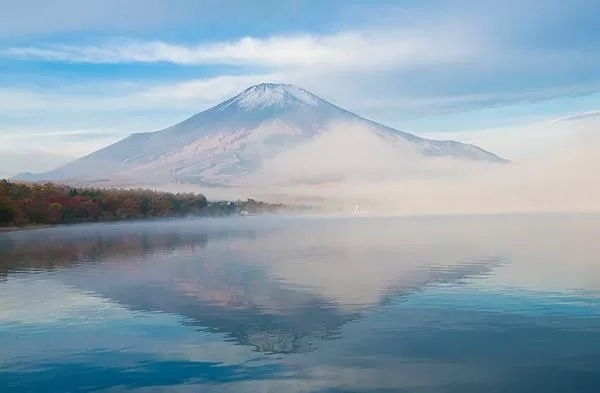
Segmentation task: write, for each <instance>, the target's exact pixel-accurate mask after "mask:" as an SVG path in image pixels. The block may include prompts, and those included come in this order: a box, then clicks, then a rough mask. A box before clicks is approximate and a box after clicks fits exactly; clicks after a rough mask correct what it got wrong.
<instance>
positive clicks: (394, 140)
mask: <svg viewBox="0 0 600 393" xmlns="http://www.w3.org/2000/svg"><path fill="white" fill-rule="evenodd" d="M346 126H351V127H352V128H354V129H356V128H359V129H360V130H361V131H362V132H364V133H366V134H368V135H369V136H374V137H376V138H377V139H378V140H381V141H382V142H385V143H386V144H389V146H396V145H398V146H402V147H403V149H400V150H399V151H398V154H404V153H402V151H404V152H406V151H410V152H412V153H415V154H417V155H418V156H420V157H451V158H457V159H461V160H473V161H486V162H506V161H505V160H504V159H502V158H500V157H498V156H496V155H494V154H492V153H490V152H488V151H485V150H483V149H481V148H479V147H477V146H473V145H469V144H464V143H460V142H455V141H437V140H430V139H424V138H419V137H417V136H415V135H413V134H409V133H406V132H401V131H398V130H395V129H393V128H389V127H386V126H383V125H381V124H378V123H376V122H373V121H371V120H367V119H364V118H362V117H360V116H358V115H355V114H353V113H351V112H348V111H346V110H344V109H342V108H340V107H337V106H335V105H333V104H331V103H329V102H327V101H325V100H323V99H321V98H320V97H317V96H316V95H314V94H311V93H309V92H307V91H306V90H303V89H301V88H299V87H296V86H293V85H286V84H270V83H264V84H260V85H256V86H252V87H250V88H248V89H246V90H244V91H243V92H241V93H240V94H238V95H237V96H235V97H233V98H231V99H229V100H227V101H224V102H222V103H220V104H218V105H217V106H214V107H212V108H210V109H208V110H206V111H203V112H200V113H198V114H196V115H195V116H192V117H191V118H189V119H187V120H185V121H183V122H181V123H178V124H176V125H174V126H172V127H169V128H166V129H164V130H161V131H155V132H148V133H139V134H133V135H130V136H129V137H127V138H125V139H123V140H121V141H119V142H117V143H114V144H112V145H110V146H107V147H105V148H103V149H101V150H98V151H96V152H94V153H92V154H90V155H88V156H85V157H83V158H81V159H78V160H75V161H73V162H71V163H68V164H67V165H64V166H62V167H60V168H58V169H56V170H53V171H50V172H47V173H44V174H41V175H36V177H37V179H38V180H60V181H68V180H80V181H83V180H87V181H92V180H97V179H107V180H109V181H115V182H119V181H125V180H127V179H129V180H138V181H139V180H142V181H146V182H148V181H152V182H156V183H161V182H162V183H164V182H173V181H175V182H190V183H204V184H218V185H223V184H231V183H234V182H236V181H237V180H239V179H241V178H244V177H245V176H247V175H249V174H251V173H255V172H257V171H259V170H260V169H261V168H262V167H263V164H264V162H265V161H266V160H270V159H272V158H274V157H280V156H281V155H285V154H286V152H287V151H290V150H293V149H294V148H295V147H297V146H300V145H302V144H303V143H306V142H309V141H312V140H314V139H315V138H316V137H318V136H321V135H323V134H326V133H328V131H329V130H331V129H332V128H339V127H346ZM341 138H344V136H343V134H341Z"/></svg>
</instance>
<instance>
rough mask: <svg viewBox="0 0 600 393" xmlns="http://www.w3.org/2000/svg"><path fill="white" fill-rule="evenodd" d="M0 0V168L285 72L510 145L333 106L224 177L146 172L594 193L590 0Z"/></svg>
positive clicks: (559, 203) (437, 205) (103, 138)
mask: <svg viewBox="0 0 600 393" xmlns="http://www.w3.org/2000/svg"><path fill="white" fill-rule="evenodd" d="M3 3H5V4H3ZM0 4H2V6H3V9H5V10H6V12H4V13H3V15H0V67H2V69H3V70H4V72H3V75H2V76H0V176H13V175H16V174H18V173H21V172H26V171H32V172H45V171H48V170H51V169H54V168H55V167H58V166H60V165H62V164H64V163H66V162H68V161H71V160H73V159H77V158H79V157H82V156H84V155H86V154H88V153H91V152H93V151H95V150H97V149H99V148H102V147H104V146H107V145H109V144H111V143H113V142H116V141H118V140H120V139H122V138H124V137H126V136H127V135H129V134H132V133H138V132H148V131H154V130H160V129H163V128H166V127H168V126H171V125H173V124H175V123H178V122H180V121H182V120H184V119H185V118H188V117H189V116H191V115H193V114H195V113H198V112H200V111H203V110H205V109H207V108H208V107H210V106H212V105H215V104H217V103H218V102H220V101H221V100H224V99H226V98H229V97H231V96H233V95H235V94H237V93H238V92H239V91H241V90H243V89H245V88H247V87H248V86H249V85H252V84H257V83H261V82H282V83H293V84H295V85H298V86H301V87H303V88H306V89H307V90H309V91H311V92H313V93H315V94H317V95H319V96H321V97H323V98H324V99H326V100H329V101H331V102H333V103H335V104H338V105H340V106H341V107H342V108H344V109H348V110H350V111H352V112H355V113H357V114H359V115H361V116H364V117H366V118H368V119H372V120H375V121H377V122H378V123H381V124H384V125H386V126H391V127H394V128H396V129H399V130H402V131H407V132H410V133H414V134H416V135H418V136H422V137H426V138H431V139H436V140H456V141H460V142H465V143H470V144H474V145H476V146H479V147H482V148H484V149H486V150H488V151H490V152H492V153H495V154H497V155H499V156H501V157H503V158H506V159H508V160H510V161H511V163H510V164H509V165H490V164H487V163H482V164H481V165H471V164H470V163H465V162H462V161H460V160H455V159H451V158H436V159H427V160H426V159H423V158H422V157H417V156H413V155H411V154H412V153H411V152H407V153H406V154H403V155H402V156H401V157H400V156H398V155H396V154H397V151H395V150H392V149H390V146H389V145H386V144H385V143H381V141H375V140H373V139H371V138H370V137H369V136H368V135H366V134H364V133H363V132H362V130H361V129H360V127H357V126H356V124H352V123H348V122H332V123H331V124H328V126H327V129H326V131H327V132H326V133H325V134H324V135H321V136H318V137H316V138H315V139H314V140H311V141H309V142H307V143H305V144H303V145H301V146H298V147H296V148H294V149H293V151H291V152H289V154H285V155H280V156H276V157H269V158H268V159H266V160H265V162H264V166H263V168H261V170H260V171H259V172H257V173H254V174H252V175H250V176H248V178H246V179H244V181H243V182H241V183H240V184H238V185H237V186H236V187H228V188H223V189H218V188H217V189H211V190H206V189H203V188H202V187H200V186H193V185H181V184H170V183H165V184H160V185H157V184H152V186H153V187H160V188H165V189H169V190H180V189H181V190H183V189H185V190H194V191H201V192H204V193H206V194H207V195H208V196H209V198H210V197H211V196H214V197H223V198H244V197H256V198H261V199H267V200H274V201H289V202H298V201H320V202H319V203H321V204H323V205H325V206H327V207H339V206H352V205H354V204H355V203H360V204H361V206H364V208H365V209H366V210H369V211H371V212H373V213H376V212H385V213H398V214H407V213H492V212H523V211H553V212H558V211H560V212H563V211H577V212H591V211H600V175H599V174H598V169H600V158H598V155H597V152H598V149H599V148H600V134H599V132H598V127H599V126H600V92H599V91H600V75H599V74H598V73H597V69H598V66H599V65H600V51H598V49H597V45H596V43H597V41H598V39H599V38H600V29H598V27H597V26H598V25H600V24H599V23H598V22H600V16H598V15H600V13H598V12H597V10H598V9H597V7H598V6H597V5H596V4H595V3H594V1H591V0H576V1H573V2H569V3H568V4H567V3H564V2H559V1H555V0H551V1H541V0H525V1H520V2H516V1H490V2H486V3H485V4H481V2H476V1H468V0H467V1H444V2H442V1H434V2H429V3H427V4H423V3H422V2H417V1H408V2H403V3H402V4H396V3H393V2H385V1H381V2H371V3H369V4H368V5H366V4H362V5H359V4H354V3H348V2H343V1H331V2H327V3H326V4H319V5H316V4H315V3H310V4H309V2H295V1H294V2H291V1H290V2H286V1H283V2H275V1H261V2H242V1H232V2H228V3H227V4H226V5H223V4H218V3H217V2H213V1H204V2H197V1H187V0H182V1H179V2H177V5H176V6H175V5H173V4H172V3H170V2H167V1H163V0H159V1H155V2H153V3H151V4H150V5H149V4H147V3H145V2H142V1H137V0H134V1H130V2H127V3H126V4H120V3H118V2H116V1H113V0H109V1H104V2H100V1H92V2H90V6H89V7H83V6H82V5H81V4H79V3H78V2H76V1H71V0H63V1H59V2H55V3H54V4H53V6H51V7H48V8H46V7H44V6H43V4H42V2H40V1H34V0H28V1H23V2H21V3H19V4H13V3H12V2H8V1H6V2H5V1H3V0H0ZM117 6H118V8H119V10H120V12H119V13H118V14H117V13H116V12H115V9H116V8H117ZM141 9H143V10H144V12H143V13H141ZM266 16H268V18H267V17H266ZM399 26H401V27H399ZM149 177H150V176H149ZM149 177H148V178H144V177H143V176H140V177H139V183H140V185H145V184H150V183H149V180H150V179H149ZM315 179H317V181H315ZM328 179H329V180H328ZM211 193H212V195H211Z"/></svg>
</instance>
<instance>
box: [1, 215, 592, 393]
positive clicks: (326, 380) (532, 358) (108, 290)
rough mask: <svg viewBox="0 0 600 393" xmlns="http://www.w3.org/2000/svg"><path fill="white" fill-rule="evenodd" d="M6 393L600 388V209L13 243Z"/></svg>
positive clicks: (80, 229)
mask: <svg viewBox="0 0 600 393" xmlns="http://www.w3.org/2000/svg"><path fill="white" fill-rule="evenodd" d="M0 391H1V392H3V393H8V392H19V393H20V392H121V391H130V392H457V393H458V392H467V393H468V392H600V216H597V215H596V216H593V215H590V216H584V215H578V216H575V215H573V216H567V215H555V216H502V217H500V216H498V217H493V216H488V217H462V218H458V217H443V218H442V217H440V218H327V219H326V218H273V217H246V218H234V219H215V220H190V221H168V222H158V223H157V222H155V223H148V222H146V223H127V224H92V225H79V226H72V227H62V228H46V229H37V230H30V231H21V232H12V233H4V234H0Z"/></svg>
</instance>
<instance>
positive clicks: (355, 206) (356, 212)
mask: <svg viewBox="0 0 600 393" xmlns="http://www.w3.org/2000/svg"><path fill="white" fill-rule="evenodd" d="M358 213H360V208H359V207H358V203H357V204H356V205H354V214H358Z"/></svg>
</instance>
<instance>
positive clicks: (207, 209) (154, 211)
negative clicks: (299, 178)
mask: <svg viewBox="0 0 600 393" xmlns="http://www.w3.org/2000/svg"><path fill="white" fill-rule="evenodd" d="M302 209H305V208H302V207H295V208H292V207H290V206H285V205H283V204H273V203H266V202H260V201H255V200H253V199H247V200H245V201H241V200H238V201H235V202H234V201H217V202H210V201H208V200H207V198H206V197H205V196H204V195H203V194H195V193H170V192H159V191H152V190H146V189H98V188H75V187H69V186H66V185H60V184H55V183H45V184H39V183H21V182H12V181H9V180H6V179H3V180H0V227H4V228H11V227H29V226H39V225H57V224H72V223H83V222H102V221H119V220H137V219H146V218H159V217H190V216H197V217H203V216H204V217H210V216H226V215H233V214H241V213H245V212H247V213H249V214H261V213H277V212H282V211H284V210H286V211H288V210H302Z"/></svg>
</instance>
